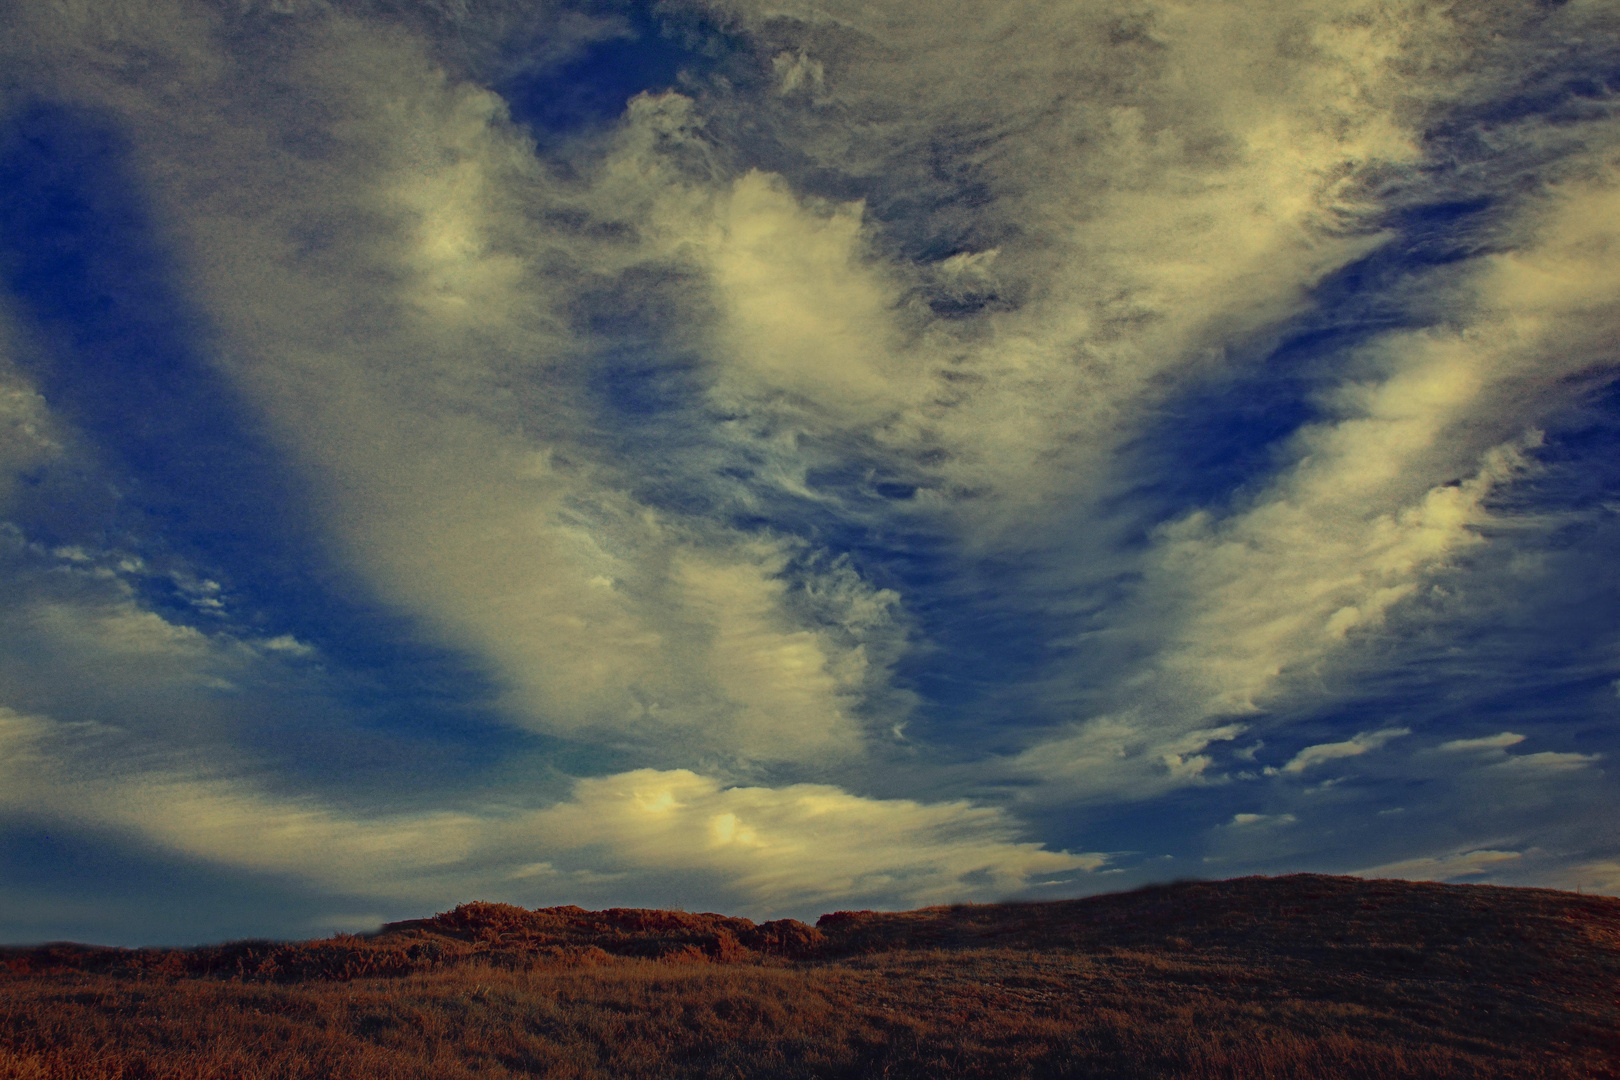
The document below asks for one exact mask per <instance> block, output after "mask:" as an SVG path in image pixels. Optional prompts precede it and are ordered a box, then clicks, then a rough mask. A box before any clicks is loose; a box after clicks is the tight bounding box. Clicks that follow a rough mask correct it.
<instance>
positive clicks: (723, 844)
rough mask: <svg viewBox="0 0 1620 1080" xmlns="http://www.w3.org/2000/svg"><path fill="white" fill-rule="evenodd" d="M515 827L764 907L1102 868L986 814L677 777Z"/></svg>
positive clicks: (631, 776)
mask: <svg viewBox="0 0 1620 1080" xmlns="http://www.w3.org/2000/svg"><path fill="white" fill-rule="evenodd" d="M525 824H526V827H530V828H533V829H535V830H536V831H537V833H538V835H541V836H545V837H550V838H553V839H552V840H551V841H550V842H551V843H554V844H567V845H568V846H585V845H589V846H591V847H592V848H594V849H596V850H597V851H599V852H600V855H599V856H598V859H599V860H601V861H600V863H599V864H600V865H606V866H622V867H626V868H631V867H634V868H641V869H647V868H656V869H659V870H663V871H669V872H675V871H683V870H691V869H695V868H701V869H705V870H708V871H709V872H710V873H711V874H713V875H715V876H716V877H717V878H718V879H719V880H722V881H725V882H727V883H729V885H730V886H731V887H732V888H734V889H736V890H737V891H738V892H739V893H741V894H742V895H744V896H746V897H748V898H749V902H750V905H751V906H753V907H754V908H756V909H760V908H764V909H767V910H782V909H785V908H788V907H799V906H800V905H805V904H815V903H831V902H834V901H835V900H836V901H839V902H842V901H844V900H850V899H859V898H871V899H872V900H873V901H874V902H878V903H892V902H893V901H892V900H891V899H888V898H891V897H896V896H903V897H905V898H906V901H907V902H908V903H935V902H940V901H943V900H946V899H948V898H952V897H963V896H974V897H985V898H989V897H996V896H1004V895H1007V894H1009V893H1012V892H1016V891H1018V890H1019V889H1021V888H1023V887H1024V886H1025V885H1027V884H1030V883H1031V879H1032V878H1035V877H1049V876H1051V875H1053V874H1059V873H1070V872H1073V871H1084V870H1094V869H1096V868H1098V867H1100V866H1102V865H1103V863H1104V862H1105V859H1104V857H1103V856H1100V855H1074V854H1070V853H1068V852H1055V851H1050V850H1047V849H1045V848H1043V847H1042V846H1041V845H1039V844H1034V843H1020V842H1018V839H1017V834H1018V829H1017V827H1016V825H1015V824H1014V822H1013V821H1012V820H1011V819H1010V818H1008V817H1007V816H1006V814H1005V813H1004V812H1002V811H1000V810H997V809H994V808H988V807H978V806H973V805H971V804H968V803H965V802H953V803H935V804H928V803H921V802H915V801H913V800H909V799H867V798H861V797H858V796H855V795H851V794H849V793H847V792H844V791H841V790H839V789H838V788H835V787H831V786H828V785H825V784H793V785H790V786H788V787H783V788H763V787H726V786H724V785H722V784H721V783H720V782H719V781H717V780H715V779H713V778H710V777H704V776H698V775H696V774H694V773H691V772H688V771H686V770H654V769H642V770H639V771H636V772H631V773H623V774H619V775H615V776H607V777H599V778H592V779H588V780H581V781H579V783H578V785H577V786H576V787H575V790H574V796H573V798H572V799H571V800H570V801H568V802H565V803H562V804H560V805H558V806H555V807H552V808H550V809H548V810H545V811H543V812H541V813H540V814H538V815H536V816H535V817H534V818H533V819H532V821H531V822H527V823H525ZM593 862H596V860H593Z"/></svg>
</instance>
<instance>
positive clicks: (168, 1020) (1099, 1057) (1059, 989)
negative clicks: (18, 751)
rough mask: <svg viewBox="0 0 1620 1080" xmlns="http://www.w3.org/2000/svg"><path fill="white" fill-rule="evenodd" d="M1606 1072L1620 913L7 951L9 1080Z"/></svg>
mask: <svg viewBox="0 0 1620 1080" xmlns="http://www.w3.org/2000/svg"><path fill="white" fill-rule="evenodd" d="M520 1076H521V1077H530V1076H544V1077H557V1078H570V1080H572V1078H587V1077H590V1078H596V1077H602V1078H614V1080H618V1078H648V1080H651V1078H659V1080H663V1078H668V1077H702V1078H711V1077H712V1078H716V1080H718V1078H727V1080H735V1078H747V1077H788V1078H800V1077H804V1078H809V1077H892V1078H900V1077H907V1078H910V1077H916V1078H923V1077H927V1078H943V1077H983V1078H995V1080H1004V1078H1005V1080H1011V1078H1024V1077H1030V1078H1034V1077H1185V1078H1189V1080H1191V1078H1198V1080H1203V1078H1215V1077H1223V1078H1232V1080H1240V1078H1242V1080H1246V1078H1251V1077H1253V1078H1267V1080H1269V1078H1284V1077H1299V1078H1302V1080H1304V1078H1309V1080H1337V1078H1351V1077H1354V1078H1365V1080H1374V1078H1386V1077H1436V1078H1438V1077H1445V1078H1453V1077H1469V1078H1473V1077H1526V1078H1530V1077H1534V1078H1551V1077H1560V1078H1564V1077H1568V1078H1577V1077H1578V1078H1605V1077H1611V1078H1620V900H1616V899H1613V898H1609V897H1595V896H1576V895H1572V894H1569V893H1561V892H1554V891H1551V890H1545V889H1507V888H1495V887H1489V886H1456V885H1430V884H1413V883H1408V882H1401V881H1361V880H1358V879H1353V878H1334V877H1321V876H1315V875H1295V876H1290V877H1279V878H1243V879H1238V880H1233V881H1222V882H1184V883H1179V884H1174V885H1166V886H1154V887H1149V888H1145V889H1139V890H1137V891H1135V892H1130V893H1121V894H1117V895H1111V896H1096V897H1090V898H1087V899H1083V900H1067V901H1058V902H1052V903H1038V904H1033V903H1032V904H985V905H958V906H952V907H937V908H927V909H924V910H921V911H909V912H899V913H877V912H865V911H862V912H835V913H833V914H831V915H827V916H823V917H822V918H821V920H820V921H819V923H818V925H817V926H816V927H810V926H806V925H804V924H802V923H796V922H790V921H780V922H772V923H764V924H760V925H755V924H754V923H751V922H749V921H748V920H746V919H734V918H727V917H725V916H720V915H694V914H687V913H684V912H675V911H641V910H628V909H614V910H610V911H601V912H590V911H584V910H582V909H580V908H575V907H564V908H546V909H541V910H537V911H526V910H524V909H522V908H516V907H509V906H507V905H501V904H464V905H462V906H461V907H458V908H456V909H455V910H454V911H451V912H448V913H446V914H443V915H439V916H436V917H434V918H432V919H424V920H418V921H412V922H405V923H394V924H391V925H389V926H386V927H384V928H383V929H382V930H381V931H379V932H378V933H376V934H371V935H366V936H364V937H359V936H351V935H344V936H338V937H334V938H330V939H325V940H321V941H308V942H298V943H275V942H235V943H231V944H227V945H218V946H207V947H202V948H193V949H140V950H124V949H106V948H94V947H88V946H80V945H46V946H37V947H29V948H9V949H0V1078H3V1080H23V1078H27V1080H44V1078H47V1077H48V1078H53V1080H55V1078H70V1080H113V1078H121V1080H159V1078H163V1080H168V1078H175V1080H181V1078H184V1080H204V1078H231V1080H272V1078H275V1080H282V1078H289V1080H290V1078H294V1077H300V1078H301V1077H322V1078H327V1077H330V1078H334V1080H338V1078H342V1080H347V1078H360V1077H366V1078H372V1077H387V1078H394V1077H399V1078H412V1080H414V1078H421V1080H460V1078H469V1080H470V1078H473V1077H478V1078H505V1077H520Z"/></svg>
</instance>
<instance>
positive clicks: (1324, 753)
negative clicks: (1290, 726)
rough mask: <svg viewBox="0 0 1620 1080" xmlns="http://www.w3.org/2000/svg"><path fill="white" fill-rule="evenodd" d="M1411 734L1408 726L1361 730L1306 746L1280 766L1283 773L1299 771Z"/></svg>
mask: <svg viewBox="0 0 1620 1080" xmlns="http://www.w3.org/2000/svg"><path fill="white" fill-rule="evenodd" d="M1410 734H1412V732H1411V729H1409V728H1383V729H1382V730H1379V731H1363V732H1361V733H1359V734H1358V735H1356V736H1354V737H1353V738H1350V739H1346V740H1345V741H1344V742H1335V743H1318V744H1316V745H1315V746H1307V747H1305V749H1303V750H1301V751H1300V752H1299V753H1297V754H1295V755H1294V756H1293V757H1292V758H1290V759H1289V761H1288V764H1286V765H1284V766H1283V767H1282V770H1281V771H1282V772H1285V773H1301V772H1304V771H1305V770H1306V769H1309V768H1312V767H1314V766H1317V765H1321V764H1324V763H1325V762H1329V761H1338V760H1339V759H1341V758H1352V757H1359V756H1360V755H1362V754H1365V753H1367V752H1368V751H1369V750H1377V749H1378V748H1379V747H1381V746H1383V745H1384V744H1385V743H1387V742H1389V741H1390V740H1391V739H1399V738H1401V737H1403V736H1406V735H1410Z"/></svg>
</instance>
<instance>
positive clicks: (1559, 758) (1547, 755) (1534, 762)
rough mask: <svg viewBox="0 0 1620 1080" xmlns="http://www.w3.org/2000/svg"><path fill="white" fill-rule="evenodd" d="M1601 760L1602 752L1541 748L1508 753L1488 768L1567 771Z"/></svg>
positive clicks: (1512, 770) (1532, 771)
mask: <svg viewBox="0 0 1620 1080" xmlns="http://www.w3.org/2000/svg"><path fill="white" fill-rule="evenodd" d="M1601 760H1603V755H1602V754H1574V753H1559V752H1558V751H1554V750H1542V751H1540V752H1539V753H1535V754H1510V755H1509V756H1508V757H1507V758H1506V759H1505V760H1503V761H1498V762H1496V763H1495V764H1493V765H1491V766H1490V768H1492V769H1497V770H1501V771H1503V772H1512V773H1520V774H1528V775H1539V774H1545V773H1567V772H1575V771H1576V770H1579V769H1585V768H1587V767H1589V766H1591V765H1595V764H1597V763H1598V762H1599V761H1601Z"/></svg>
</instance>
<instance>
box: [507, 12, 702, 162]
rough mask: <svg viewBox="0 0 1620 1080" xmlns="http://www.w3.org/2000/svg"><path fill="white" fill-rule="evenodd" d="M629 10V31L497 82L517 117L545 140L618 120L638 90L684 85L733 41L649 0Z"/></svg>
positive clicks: (626, 16)
mask: <svg viewBox="0 0 1620 1080" xmlns="http://www.w3.org/2000/svg"><path fill="white" fill-rule="evenodd" d="M621 17H622V20H623V27H624V32H623V33H622V34H620V35H618V36H614V37H609V38H606V39H603V40H600V41H595V42H592V43H590V44H588V45H586V46H585V48H584V51H583V52H582V53H581V54H580V55H577V56H575V57H573V58H571V59H569V60H567V61H565V62H564V63H562V64H560V65H556V66H552V67H548V68H543V69H540V70H538V71H534V70H526V71H523V72H522V73H521V74H518V75H514V76H511V77H508V78H506V79H504V80H502V81H500V82H498V83H497V84H496V85H495V87H494V90H495V91H496V92H497V93H499V94H500V95H501V96H502V97H503V98H505V99H506V103H507V106H508V108H509V109H510V110H511V115H512V118H513V119H514V120H516V121H517V122H519V123H521V124H523V125H525V126H527V127H528V128H529V130H530V131H531V132H532V133H533V134H534V136H535V138H536V140H537V141H538V142H539V143H540V145H541V146H542V147H546V146H549V145H553V144H555V143H556V142H558V141H559V140H561V139H564V138H567V137H569V136H576V135H581V134H589V133H591V132H593V131H596V130H600V129H602V128H604V127H606V126H608V125H610V124H612V123H613V122H614V121H615V120H617V119H618V118H619V116H620V115H621V114H622V113H623V112H624V109H625V104H626V103H627V102H628V101H629V100H630V99H631V98H633V97H635V96H636V95H637V94H641V93H651V94H658V93H662V92H664V91H667V90H674V89H678V88H680V87H681V86H682V83H683V75H687V76H690V75H693V74H697V73H702V72H705V71H707V70H710V69H712V68H714V67H715V66H716V63H717V61H718V59H719V58H720V57H721V56H723V55H724V52H725V51H726V49H727V43H726V41H725V39H724V37H723V36H722V35H721V34H720V33H719V32H718V31H717V30H716V29H715V28H714V27H712V26H710V25H707V24H706V23H702V22H698V21H695V20H691V19H687V20H680V21H675V20H673V19H669V18H660V17H658V16H655V15H654V14H653V13H652V10H651V5H648V4H645V3H636V4H633V5H629V6H628V8H627V10H625V11H624V12H622V13H621Z"/></svg>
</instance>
